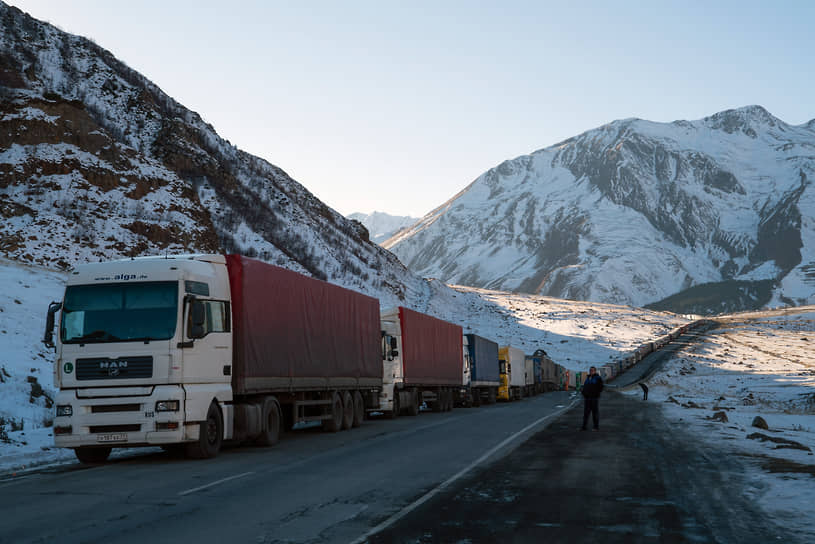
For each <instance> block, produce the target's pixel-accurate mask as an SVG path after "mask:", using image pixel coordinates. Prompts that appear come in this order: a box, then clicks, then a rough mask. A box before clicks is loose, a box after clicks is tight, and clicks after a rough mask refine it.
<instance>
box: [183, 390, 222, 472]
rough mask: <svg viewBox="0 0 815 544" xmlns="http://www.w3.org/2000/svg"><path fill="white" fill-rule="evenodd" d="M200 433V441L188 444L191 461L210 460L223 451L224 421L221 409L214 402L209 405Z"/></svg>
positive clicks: (187, 451) (188, 455)
mask: <svg viewBox="0 0 815 544" xmlns="http://www.w3.org/2000/svg"><path fill="white" fill-rule="evenodd" d="M199 425H200V427H199V431H198V440H197V441H195V442H191V443H190V444H187V449H186V453H187V457H189V458H191V459H210V458H212V457H215V456H216V455H218V452H219V451H221V441H222V440H223V437H224V420H223V416H221V409H220V408H218V405H216V404H215V403H214V402H213V403H212V404H210V405H209V410H208V411H207V419H206V421H202V422H201V423H200V424H199Z"/></svg>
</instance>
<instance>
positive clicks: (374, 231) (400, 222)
mask: <svg viewBox="0 0 815 544" xmlns="http://www.w3.org/2000/svg"><path fill="white" fill-rule="evenodd" d="M348 219H353V220H354V221H359V222H360V223H362V225H363V226H364V227H365V228H366V229H368V232H369V233H370V238H371V240H373V241H374V242H376V243H377V244H381V243H382V242H384V241H385V240H387V239H388V238H390V237H391V236H393V235H394V234H396V233H397V232H399V231H400V230H402V229H403V228H405V227H409V226H411V225H413V224H414V223H416V221H418V220H419V219H418V218H416V217H408V216H404V215H390V214H387V213H384V212H371V213H352V214H351V215H349V216H348Z"/></svg>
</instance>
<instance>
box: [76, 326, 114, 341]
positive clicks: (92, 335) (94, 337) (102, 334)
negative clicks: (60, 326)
mask: <svg viewBox="0 0 815 544" xmlns="http://www.w3.org/2000/svg"><path fill="white" fill-rule="evenodd" d="M88 340H90V341H93V342H109V341H116V340H120V338H119V337H118V336H114V335H112V334H110V333H109V332H108V331H103V330H101V329H97V330H95V331H93V332H89V333H88V334H83V335H82V336H77V337H75V338H71V342H86V341H88Z"/></svg>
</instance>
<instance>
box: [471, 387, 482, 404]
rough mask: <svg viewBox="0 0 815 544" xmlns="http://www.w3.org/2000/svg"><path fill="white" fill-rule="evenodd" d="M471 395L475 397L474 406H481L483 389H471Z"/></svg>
mask: <svg viewBox="0 0 815 544" xmlns="http://www.w3.org/2000/svg"><path fill="white" fill-rule="evenodd" d="M470 396H471V397H472V399H473V402H472V406H473V407H475V408H478V407H479V406H481V390H480V389H471V390H470Z"/></svg>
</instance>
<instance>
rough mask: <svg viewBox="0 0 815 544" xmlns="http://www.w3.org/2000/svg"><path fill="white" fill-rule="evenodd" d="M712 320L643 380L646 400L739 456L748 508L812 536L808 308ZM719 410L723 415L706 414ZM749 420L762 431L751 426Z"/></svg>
mask: <svg viewBox="0 0 815 544" xmlns="http://www.w3.org/2000/svg"><path fill="white" fill-rule="evenodd" d="M718 321H719V322H720V326H719V327H718V328H716V329H714V330H712V331H710V332H709V333H708V334H707V335H706V337H705V341H704V342H702V343H699V344H695V345H692V346H691V347H690V348H689V349H687V350H685V351H684V352H682V353H681V354H680V355H678V356H677V357H675V358H674V359H672V360H671V361H670V362H668V363H666V364H665V366H664V367H663V369H662V372H659V373H657V374H656V375H654V377H652V378H651V379H650V380H649V381H648V382H647V383H648V384H649V385H650V391H649V397H648V398H649V402H651V401H654V402H664V403H665V404H664V406H665V414H666V416H667V417H668V418H670V419H671V420H673V421H674V422H675V423H677V424H681V425H684V426H685V427H686V428H688V429H690V430H691V431H693V432H694V433H695V434H696V435H698V437H699V438H700V440H703V441H706V442H708V443H710V444H711V446H714V445H715V446H716V447H717V449H718V450H720V449H721V448H725V449H726V450H727V451H729V452H731V454H732V455H733V456H734V457H737V458H739V459H741V460H743V461H745V465H746V466H747V467H749V470H750V473H749V474H748V477H749V479H750V481H751V483H752V484H753V487H752V490H751V493H752V495H753V496H754V499H755V500H756V501H757V502H758V504H759V505H761V507H762V508H763V509H764V510H765V511H766V512H767V513H768V514H769V515H770V516H772V517H773V519H775V520H777V521H779V522H781V523H782V524H783V525H785V526H787V527H789V528H791V529H794V530H795V531H797V532H798V533H799V534H800V535H801V537H802V539H803V541H808V542H815V510H813V507H812V505H813V504H815V455H813V451H815V355H813V350H814V349H815V307H812V306H810V307H806V308H799V309H795V310H776V311H768V312H752V313H749V314H739V315H734V316H729V317H726V318H720V319H718ZM629 393H630V394H631V395H640V394H641V393H640V389H639V388H638V387H635V388H630V389H629ZM719 412H723V413H724V414H725V415H726V419H727V420H726V421H718V420H716V419H714V416H715V414H717V413H719ZM756 416H761V417H762V418H764V420H766V422H767V424H768V426H769V430H762V429H759V428H756V427H753V426H752V423H753V419H754V418H755V417H756ZM718 417H719V418H721V416H718ZM754 433H760V434H761V435H764V436H766V437H771V438H770V439H769V440H768V439H766V438H764V439H762V438H763V437H761V436H754V438H752V439H751V438H749V437H750V436H751V435H754ZM771 440H776V442H773V441H771ZM726 462H727V459H722V463H726Z"/></svg>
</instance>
